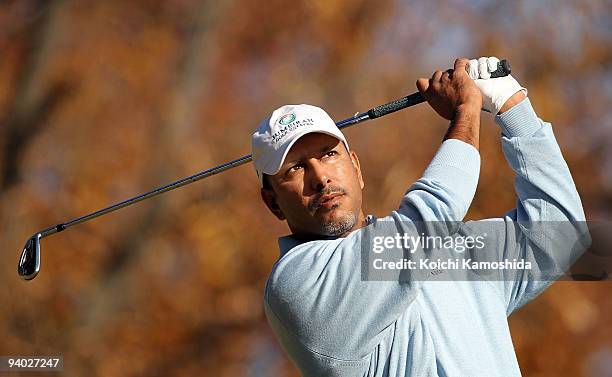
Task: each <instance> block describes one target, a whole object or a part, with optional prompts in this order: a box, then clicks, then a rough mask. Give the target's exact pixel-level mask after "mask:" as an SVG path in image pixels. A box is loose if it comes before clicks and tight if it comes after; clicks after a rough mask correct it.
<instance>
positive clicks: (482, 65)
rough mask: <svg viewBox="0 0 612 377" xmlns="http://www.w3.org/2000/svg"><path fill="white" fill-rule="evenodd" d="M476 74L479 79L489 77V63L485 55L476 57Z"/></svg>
mask: <svg viewBox="0 0 612 377" xmlns="http://www.w3.org/2000/svg"><path fill="white" fill-rule="evenodd" d="M478 74H479V76H480V78H481V79H485V80H486V79H488V78H491V72H489V65H488V64H487V58H485V57H482V58H478Z"/></svg>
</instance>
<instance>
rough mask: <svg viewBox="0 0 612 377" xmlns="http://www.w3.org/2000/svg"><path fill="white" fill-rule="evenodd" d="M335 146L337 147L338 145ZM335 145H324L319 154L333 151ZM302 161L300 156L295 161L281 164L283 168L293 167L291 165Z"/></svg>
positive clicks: (302, 157) (302, 158)
mask: <svg viewBox="0 0 612 377" xmlns="http://www.w3.org/2000/svg"><path fill="white" fill-rule="evenodd" d="M337 145H339V143H338V144H337ZM337 145H330V144H325V145H324V146H323V147H322V148H321V149H319V153H325V152H329V151H331V150H333V149H334V148H336V146H337ZM302 160H304V156H301V157H300V158H297V159H294V160H289V161H285V162H284V163H283V167H284V166H287V165H293V164H295V163H297V162H300V161H302Z"/></svg>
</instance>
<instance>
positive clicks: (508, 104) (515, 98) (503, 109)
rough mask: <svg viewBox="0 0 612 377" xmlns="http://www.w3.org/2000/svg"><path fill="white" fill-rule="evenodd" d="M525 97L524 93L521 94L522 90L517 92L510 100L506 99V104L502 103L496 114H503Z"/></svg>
mask: <svg viewBox="0 0 612 377" xmlns="http://www.w3.org/2000/svg"><path fill="white" fill-rule="evenodd" d="M526 97H527V96H526V95H525V93H523V91H522V90H519V91H518V92H516V93H514V94H513V95H512V96H511V97H510V98H508V100H507V101H506V102H504V104H503V105H502V107H501V108H500V109H499V112H498V114H503V113H505V112H506V111H508V110H510V109H511V108H513V107H514V106H515V105H517V104H518V103H520V102H521V101H522V100H524V99H525V98H526Z"/></svg>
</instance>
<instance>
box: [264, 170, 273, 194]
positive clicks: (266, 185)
mask: <svg viewBox="0 0 612 377" xmlns="http://www.w3.org/2000/svg"><path fill="white" fill-rule="evenodd" d="M261 178H262V179H261V181H262V182H263V188H264V190H270V191H274V190H273V189H272V185H271V184H270V181H269V179H270V178H269V175H268V174H265V173H261Z"/></svg>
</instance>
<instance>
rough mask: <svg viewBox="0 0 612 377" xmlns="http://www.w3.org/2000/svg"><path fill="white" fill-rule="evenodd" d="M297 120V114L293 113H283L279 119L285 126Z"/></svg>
mask: <svg viewBox="0 0 612 377" xmlns="http://www.w3.org/2000/svg"><path fill="white" fill-rule="evenodd" d="M294 120H295V114H294V113H291V114H286V115H283V116H282V117H281V118H280V119H279V120H278V123H280V124H282V125H283V126H286V125H288V124H289V123H291V122H293V121H294Z"/></svg>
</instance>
